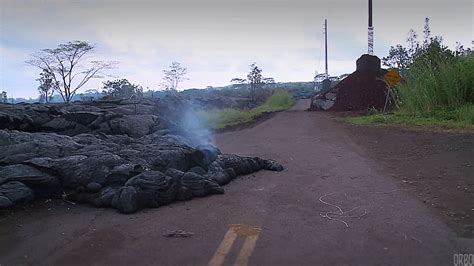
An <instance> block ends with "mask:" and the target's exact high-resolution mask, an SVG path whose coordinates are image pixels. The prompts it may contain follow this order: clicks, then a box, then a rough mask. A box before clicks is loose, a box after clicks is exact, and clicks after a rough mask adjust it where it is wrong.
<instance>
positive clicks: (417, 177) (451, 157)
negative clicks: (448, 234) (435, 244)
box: [341, 122, 474, 238]
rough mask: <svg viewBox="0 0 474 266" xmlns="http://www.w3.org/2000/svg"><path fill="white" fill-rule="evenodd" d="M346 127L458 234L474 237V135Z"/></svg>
mask: <svg viewBox="0 0 474 266" xmlns="http://www.w3.org/2000/svg"><path fill="white" fill-rule="evenodd" d="M341 124H343V123H342V122H341ZM343 125H344V127H345V128H346V130H347V131H348V132H349V133H350V134H349V136H350V137H351V138H352V139H353V140H354V142H356V143H357V144H359V145H360V146H361V147H363V148H364V149H365V150H366V151H367V154H368V155H369V156H370V157H371V158H372V159H373V160H375V161H376V162H378V163H380V164H382V165H383V166H384V167H385V169H386V170H387V171H388V174H389V175H390V176H392V177H393V178H394V179H395V180H396V181H397V182H398V183H399V185H400V186H401V187H404V188H407V189H412V190H413V191H414V192H415V194H416V197H417V198H419V199H420V200H421V201H422V202H423V203H424V204H425V205H426V206H427V207H428V208H429V209H431V210H432V211H433V212H434V213H436V214H437V215H439V217H440V218H441V219H442V220H443V221H444V222H445V223H447V224H448V226H449V227H451V228H452V229H453V230H454V231H455V232H456V233H457V234H458V235H459V236H463V237H468V238H473V237H474V179H473V176H474V161H473V160H474V134H473V133H469V132H455V131H454V132H453V131H440V130H436V131H434V130H431V131H430V130H426V128H425V129H424V130H421V129H420V128H419V127H414V128H409V127H407V126H361V125H351V124H343Z"/></svg>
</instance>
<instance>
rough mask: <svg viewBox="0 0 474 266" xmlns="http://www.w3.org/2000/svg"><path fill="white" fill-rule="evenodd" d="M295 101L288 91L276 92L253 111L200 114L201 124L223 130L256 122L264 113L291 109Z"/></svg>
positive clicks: (213, 111) (220, 110) (201, 112)
mask: <svg viewBox="0 0 474 266" xmlns="http://www.w3.org/2000/svg"><path fill="white" fill-rule="evenodd" d="M294 102H295V100H294V99H293V97H292V96H291V95H290V94H289V93H288V92H287V91H283V90H281V91H276V92H275V93H274V94H272V95H271V96H270V97H269V98H268V99H267V100H266V101H265V102H264V103H263V104H262V105H260V106H258V107H256V108H253V109H244V110H238V109H230V108H227V109H213V110H207V111H200V112H198V118H199V119H200V120H201V122H202V123H203V124H204V125H205V126H206V127H209V128H212V129H223V128H226V127H229V126H234V125H238V124H242V123H247V122H250V121H253V120H255V119H256V118H258V117H259V116H261V115H263V114H264V113H269V112H278V111H283V110H286V109H288V108H290V107H291V106H292V105H293V104H294Z"/></svg>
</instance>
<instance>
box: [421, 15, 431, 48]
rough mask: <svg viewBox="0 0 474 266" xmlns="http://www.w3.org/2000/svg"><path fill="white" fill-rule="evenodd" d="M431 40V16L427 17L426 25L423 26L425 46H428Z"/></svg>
mask: <svg viewBox="0 0 474 266" xmlns="http://www.w3.org/2000/svg"><path fill="white" fill-rule="evenodd" d="M430 40H431V30H430V18H425V26H424V28H423V47H425V48H426V47H428V45H429V44H430Z"/></svg>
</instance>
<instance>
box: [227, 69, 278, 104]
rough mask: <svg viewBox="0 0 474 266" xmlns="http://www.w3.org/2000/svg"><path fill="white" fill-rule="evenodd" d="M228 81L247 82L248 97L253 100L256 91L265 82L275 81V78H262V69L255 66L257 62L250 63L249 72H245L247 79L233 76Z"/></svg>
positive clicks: (254, 99)
mask: <svg viewBox="0 0 474 266" xmlns="http://www.w3.org/2000/svg"><path fill="white" fill-rule="evenodd" d="M230 82H233V83H239V84H244V83H248V84H249V91H250V98H251V99H252V101H254V102H255V101H256V100H257V91H258V90H260V89H261V88H262V87H263V85H265V84H273V83H275V80H274V79H273V78H264V77H263V76H262V69H260V68H259V67H258V66H257V63H252V64H251V65H250V72H249V73H248V74H247V79H242V78H233V79H231V81H230Z"/></svg>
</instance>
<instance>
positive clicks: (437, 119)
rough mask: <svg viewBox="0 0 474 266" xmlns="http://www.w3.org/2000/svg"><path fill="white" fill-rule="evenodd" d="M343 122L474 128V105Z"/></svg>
mask: <svg viewBox="0 0 474 266" xmlns="http://www.w3.org/2000/svg"><path fill="white" fill-rule="evenodd" d="M342 120H343V121H346V122H349V123H352V124H358V125H367V124H373V125H377V124H402V125H417V126H436V127H443V128H459V129H460V128H467V129H473V128H474V105H472V104H471V105H465V106H462V107H461V108H459V109H456V110H454V111H438V112H436V113H435V114H431V115H426V116H419V115H413V114H409V113H405V112H403V111H398V112H394V113H386V114H381V113H379V114H372V115H367V116H356V117H345V118H343V119H342Z"/></svg>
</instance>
